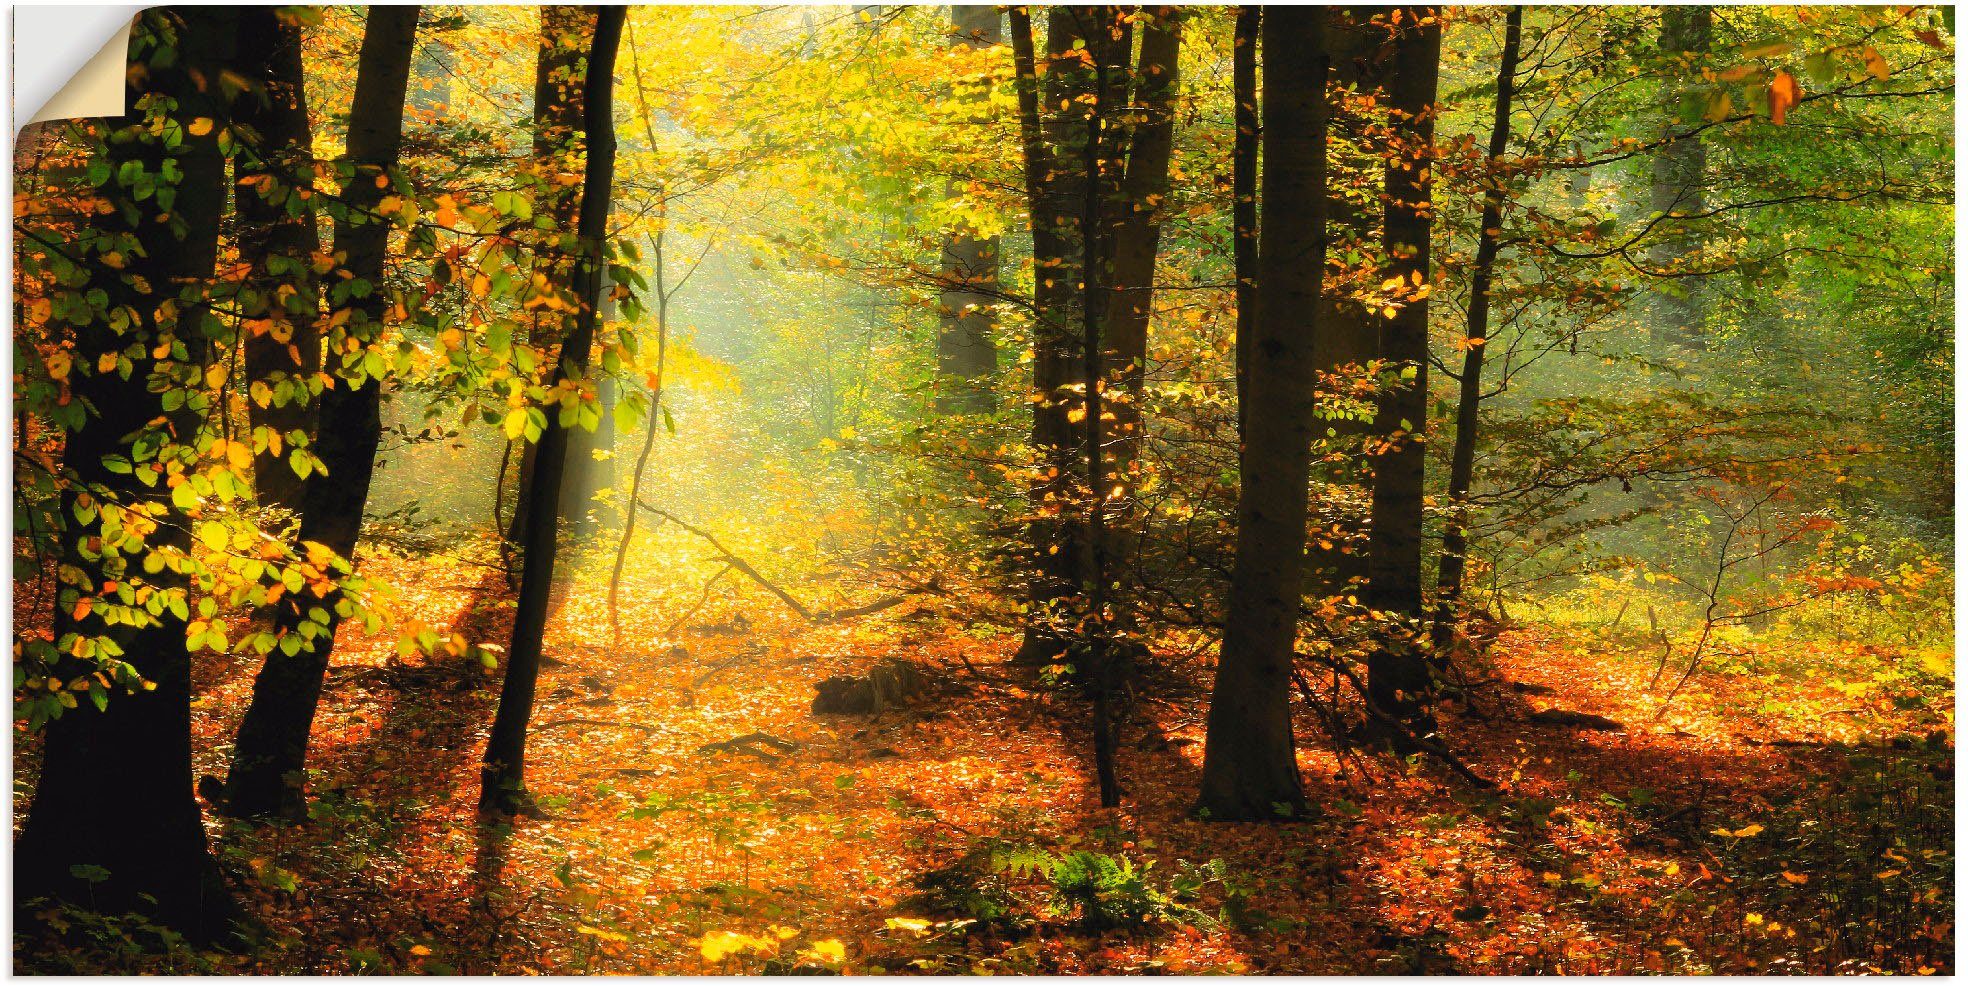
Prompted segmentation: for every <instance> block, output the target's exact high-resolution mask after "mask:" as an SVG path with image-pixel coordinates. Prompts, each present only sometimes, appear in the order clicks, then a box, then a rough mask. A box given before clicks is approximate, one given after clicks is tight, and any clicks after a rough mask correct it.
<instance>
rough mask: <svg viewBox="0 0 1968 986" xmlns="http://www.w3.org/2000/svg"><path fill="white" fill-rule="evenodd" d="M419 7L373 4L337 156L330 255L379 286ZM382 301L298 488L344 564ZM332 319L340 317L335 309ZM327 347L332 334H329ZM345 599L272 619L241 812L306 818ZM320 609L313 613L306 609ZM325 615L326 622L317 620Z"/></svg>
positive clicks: (374, 295)
mask: <svg viewBox="0 0 1968 986" xmlns="http://www.w3.org/2000/svg"><path fill="white" fill-rule="evenodd" d="M419 10H420V8H418V7H415V6H408V7H387V6H373V7H370V8H369V17H368V21H367V22H366V24H365V25H364V28H363V34H362V52H361V54H360V56H359V57H358V61H357V65H356V79H355V95H354V98H353V101H352V102H351V104H350V113H349V133H348V149H347V160H346V162H345V163H344V165H343V167H345V168H348V169H350V178H349V180H347V181H346V182H345V183H344V184H343V193H342V200H341V208H340V209H339V210H338V214H337V215H336V217H335V253H336V254H337V255H338V256H339V257H340V259H341V266H340V270H341V272H342V273H344V274H346V275H347V276H348V277H349V278H351V279H354V278H360V279H363V280H367V281H368V282H369V283H371V284H381V283H382V278H383V258H384V255H385V253H386V251H387V249H388V246H389V226H388V225H387V224H385V223H382V222H377V221H374V220H373V219H371V218H369V217H370V216H371V214H372V213H373V212H374V210H375V207H376V205H377V204H378V203H379V202H381V201H382V199H383V197H384V196H385V195H386V194H388V191H387V189H385V188H379V187H377V183H376V179H377V178H379V177H382V176H386V175H391V174H393V173H394V171H395V169H396V162H397V154H398V151H399V149H400V148H401V146H402V142H403V101H404V93H405V90H406V88H407V86H408V84H409V79H410V55H411V52H412V49H413V48H414V45H415V41H416V31H417V15H418V12H419ZM388 303H389V301H388V296H387V295H386V294H385V293H384V292H382V291H371V292H370V293H369V294H368V296H366V297H362V298H356V297H349V298H348V299H347V300H346V301H345V302H344V305H345V306H346V310H347V311H348V312H349V316H350V317H349V318H348V320H347V322H346V328H345V329H344V330H342V331H345V332H346V333H347V335H346V338H348V339H353V340H357V341H359V342H361V343H363V344H365V346H362V347H358V348H357V349H356V350H355V351H354V352H348V351H347V350H345V349H343V348H342V347H340V346H336V347H335V349H336V351H338V352H343V353H344V355H343V356H342V360H343V365H342V366H341V367H337V368H336V369H337V370H338V371H339V372H338V373H337V374H336V377H337V379H336V380H335V381H334V386H333V387H330V388H329V389H327V390H324V391H322V394H321V401H320V409H321V420H322V421H323V422H326V423H328V424H329V425H330V426H329V427H324V428H322V429H321V434H320V437H319V439H318V441H317V442H316V445H315V453H316V455H317V456H318V457H319V458H320V459H321V463H322V465H323V466H324V467H326V471H325V472H323V473H319V474H316V475H314V476H311V477H309V479H308V482H307V486H306V489H305V490H304V492H303V494H302V505H301V531H300V538H301V540H302V541H303V542H306V541H314V542H318V543H320V544H322V545H323V546H325V547H327V548H328V549H329V550H330V551H332V552H334V554H335V556H336V557H337V558H340V559H344V560H345V561H346V563H347V564H348V565H349V566H350V568H351V569H353V567H354V565H355V553H356V545H357V542H358V540H359V539H360V537H361V534H362V512H363V507H364V505H365V504H366V503H367V502H368V499H369V484H370V480H371V479H372V478H373V476H374V473H375V468H376V449H377V447H378V446H379V445H380V444H381V441H382V434H383V424H382V383H381V381H379V380H377V379H376V378H374V377H370V376H364V375H362V371H361V370H360V369H359V367H360V366H361V359H362V354H363V352H364V351H365V350H366V344H370V343H373V342H374V341H375V340H376V338H377V336H378V335H379V334H380V333H381V332H382V328H383V319H384V314H385V311H386V309H387V306H388ZM338 314H339V313H338ZM330 341H331V343H332V342H335V341H337V340H334V339H331V340H330ZM347 605H348V604H347V602H346V601H345V600H343V599H341V598H340V596H339V594H336V593H331V594H330V595H329V597H328V598H324V599H321V600H319V601H316V602H313V603H311V604H310V603H304V602H303V601H302V600H300V599H297V598H294V597H288V599H287V604H286V605H283V606H281V608H280V610H279V613H278V615H277V617H276V620H277V623H276V633H277V634H278V635H279V637H280V646H279V647H278V648H277V649H275V650H274V651H273V652H272V653H270V654H268V655H267V661H266V664H265V666H264V667H262V668H261V669H260V674H259V677H258V678H257V679H255V681H254V682H253V699H252V702H251V704H250V705H248V706H247V708H246V717H245V719H243V720H242V721H241V722H240V725H239V737H238V740H237V742H236V743H235V744H234V746H233V754H232V769H231V771H230V773H228V774H227V776H226V787H225V810H226V813H227V814H230V815H234V816H237V817H242V818H260V817H268V816H275V815H284V816H287V817H301V816H303V815H304V814H305V804H306V802H305V799H306V793H305V791H304V789H303V784H302V781H303V779H304V778H305V776H306V767H307V748H308V733H309V730H310V729H311V727H312V726H313V723H314V711H315V707H316V706H318V705H319V704H320V701H321V685H322V679H323V677H324V676H326V674H327V672H328V659H329V655H330V653H331V652H332V651H333V649H334V642H335V629H336V627H337V626H338V625H339V624H340V622H341V618H342V617H343V616H344V615H345V611H346V609H347ZM316 608H319V609H320V610H321V611H322V613H321V614H315V613H311V612H310V611H311V610H314V609H316ZM322 614H325V615H326V617H327V618H326V619H325V620H319V619H315V618H314V617H315V616H318V615H322Z"/></svg>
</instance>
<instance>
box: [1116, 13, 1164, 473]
mask: <svg viewBox="0 0 1968 986" xmlns="http://www.w3.org/2000/svg"><path fill="white" fill-rule="evenodd" d="M1180 16H1181V13H1180V10H1179V9H1178V8H1175V7H1156V8H1153V19H1152V20H1150V21H1148V22H1147V24H1146V26H1145V27H1144V28H1143V29H1142V33H1141V55H1140V60H1139V62H1138V63H1137V66H1136V68H1135V72H1134V77H1135V86H1134V92H1135V94H1134V99H1133V100H1132V101H1131V105H1130V106H1129V107H1128V109H1129V113H1130V115H1132V116H1134V117H1135V118H1136V120H1137V122H1136V123H1135V124H1134V126H1133V128H1132V129H1131V132H1130V133H1128V134H1127V136H1126V139H1127V147H1126V148H1125V150H1126V154H1127V165H1126V171H1125V173H1124V175H1123V176H1122V178H1121V189H1120V197H1119V201H1118V202H1117V203H1116V204H1115V206H1114V208H1113V212H1114V213H1115V216H1114V221H1113V223H1112V224H1111V226H1112V230H1113V233H1112V235H1113V238H1114V239H1113V246H1112V262H1111V264H1110V265H1109V268H1108V271H1107V273H1106V277H1105V278H1104V280H1105V281H1106V282H1107V283H1106V287H1107V290H1108V292H1109V293H1110V294H1111V296H1112V299H1111V302H1110V303H1109V304H1108V307H1107V311H1106V326H1105V328H1104V330H1103V333H1102V334H1103V335H1104V336H1105V337H1106V346H1107V350H1108V357H1107V358H1108V365H1109V367H1110V368H1111V369H1110V370H1109V373H1110V374H1111V375H1112V376H1113V377H1114V378H1116V380H1115V382H1118V384H1119V386H1118V387H1115V388H1113V389H1112V390H1111V391H1110V393H1109V397H1110V399H1111V408H1110V410H1111V413H1112V416H1113V422H1112V424H1111V425H1109V426H1108V427H1110V428H1111V429H1112V431H1113V435H1114V437H1113V440H1112V442H1111V443H1110V445H1109V447H1110V448H1111V449H1112V450H1113V453H1112V454H1113V458H1114V465H1113V469H1112V474H1113V478H1114V482H1115V484H1117V485H1120V486H1122V487H1123V488H1125V489H1129V490H1132V489H1133V488H1134V485H1135V481H1136V479H1137V477H1136V475H1135V471H1136V465H1137V463H1138V461H1139V460H1140V457H1141V451H1140V449H1141V440H1142V428H1143V422H1142V411H1141V398H1142V393H1141V391H1142V387H1143V385H1144V384H1145V383H1146V382H1147V366H1148V321H1149V317H1150V315H1151V314H1152V313H1153V311H1154V301H1155V259H1156V257H1157V256H1158V255H1159V253H1160V245H1161V232H1162V217H1163V215H1164V208H1165V207H1166V206H1167V204H1168V194H1169V160H1170V158H1171V157H1173V155H1174V151H1175V98H1176V95H1177V93H1178V92H1179V90H1180V77H1179V75H1178V71H1179V68H1180V65H1179V60H1180V55H1181V49H1182V22H1181V20H1180ZM1116 153H1118V149H1117V152H1116Z"/></svg>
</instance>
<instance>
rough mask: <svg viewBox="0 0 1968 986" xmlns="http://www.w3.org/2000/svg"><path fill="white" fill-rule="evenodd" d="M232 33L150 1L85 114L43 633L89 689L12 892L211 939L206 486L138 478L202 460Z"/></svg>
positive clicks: (50, 731) (47, 742)
mask: <svg viewBox="0 0 1968 986" xmlns="http://www.w3.org/2000/svg"><path fill="white" fill-rule="evenodd" d="M238 34H239V11H238V10H237V9H236V8H228V7H181V8H168V7H167V8H156V9H152V10H148V11H145V12H143V13H142V14H140V15H138V17H137V19H136V22H135V25H134V27H133V28H132V30H131V32H130V60H131V64H133V65H135V66H138V67H139V69H140V71H136V72H132V73H130V74H129V76H128V79H129V82H128V88H127V90H126V93H125V106H126V107H127V109H126V111H125V113H124V115H123V116H121V117H114V118H110V119H106V120H102V121H99V122H97V123H95V124H94V125H93V127H94V140H93V145H94V153H95V155H96V158H97V166H95V167H92V172H93V173H92V175H91V179H92V181H93V183H94V184H95V185H96V186H97V191H96V193H95V194H96V196H97V197H98V198H99V200H100V201H101V202H103V203H104V204H105V205H107V206H108V208H107V209H105V210H102V211H100V213H99V215H98V216H97V217H96V219H95V221H94V222H93V223H92V225H91V226H90V227H89V228H88V229H87V231H86V234H85V235H84V236H83V237H81V238H80V240H79V242H77V243H74V244H70V245H62V246H60V250H61V252H62V255H63V256H65V257H67V258H69V259H70V262H72V263H73V264H74V265H75V266H76V268H77V269H78V270H79V272H80V273H81V276H83V277H85V278H86V279H87V288H86V290H85V291H83V292H80V293H79V297H82V298H86V297H91V296H93V297H95V298H96V299H97V300H98V302H99V303H100V304H95V305H92V304H89V303H84V304H82V305H80V306H77V307H71V308H65V309H64V310H67V311H71V312H76V313H77V314H76V315H74V316H72V317H71V318H69V320H68V323H67V324H66V325H64V326H63V328H64V329H65V330H66V331H67V332H68V333H69V334H70V339H71V340H72V342H73V349H72V352H73V354H74V355H73V356H72V357H71V360H72V362H70V363H68V364H65V365H63V366H62V367H60V369H61V370H62V371H63V372H62V373H61V374H60V376H61V377H63V378H65V379H66V381H67V383H68V385H69V387H70V388H71V392H72V394H73V397H74V399H75V400H77V401H79V405H80V407H81V409H82V411H83V420H82V421H80V422H79V423H76V424H75V426H74V427H72V428H71V430H70V432H69V436H68V440H67V443H66V446H65V447H64V449H63V451H62V456H61V469H62V471H63V472H64V473H65V474H67V475H69V476H70V477H72V483H71V484H70V485H68V486H67V487H66V488H65V491H64V493H63V495H62V515H63V519H64V522H65V523H66V524H67V525H68V526H67V527H66V529H65V530H64V531H63V533H62V537H61V566H62V571H63V573H64V574H63V576H62V587H61V590H60V592H59V594H58V596H57V600H56V605H55V618H54V632H53V636H54V641H55V643H56V644H57V645H58V647H59V648H60V650H61V652H62V655H63V656H62V657H61V658H60V659H59V660H58V661H57V662H56V663H55V665H54V667H53V668H52V669H51V670H52V671H53V672H54V673H53V675H52V677H54V678H56V679H57V680H60V681H64V682H69V683H70V684H69V685H68V686H67V687H64V688H63V690H64V691H68V692H70V693H71V694H82V695H85V696H88V698H89V700H88V701H86V702H84V703H75V702H73V700H72V699H71V701H70V702H69V703H67V704H70V705H73V706H74V707H72V708H69V709H68V710H67V711H66V712H63V713H61V714H60V715H58V716H56V717H55V718H54V719H53V720H52V721H50V722H48V723H47V725H46V731H45V737H44V740H43V747H42V751H43V754H42V762H41V769H40V774H39V778H38V780H37V783H36V784H35V787H34V796H33V801H32V802H31V804H30V805H29V807H28V808H27V821H26V825H25V827H24V828H23V829H22V832H21V835H20V838H19V839H18V840H17V841H16V842H15V844H14V897H15V900H16V901H27V900H29V899H33V898H40V897H51V898H56V899H60V900H64V901H67V902H69V903H72V904H76V905H78V906H82V907H87V908H93V909H97V910H102V911H107V912H109V913H113V914H121V913H125V912H138V913H141V914H145V915H147V916H149V917H150V918H152V919H154V920H156V921H157V922H159V923H161V924H163V925H165V926H167V927H170V928H173V929H176V930H178V931H180V932H182V933H184V934H186V935H188V936H190V937H192V938H194V939H198V940H203V941H210V940H214V939H217V938H219V937H221V936H223V935H224V934H226V933H227V931H228V930H229V929H228V925H229V923H230V921H231V919H232V917H233V915H234V914H235V913H236V905H235V903H234V901H233V898H232V894H231V892H230V891H229V890H228V889H227V887H226V885H225V883H224V881H223V880H222V879H221V877H220V874H219V870H218V867H217V865H216V863H215V862H214V860H213V858H212V855H211V852H210V849H209V847H208V846H207V844H206V839H205V828H204V824H203V819H202V816H201V812H200V810H199V806H198V802H197V801H196V800H195V799H194V797H193V792H192V762H191V753H192V751H191V652H190V645H191V642H192V636H191V635H190V634H189V633H188V632H187V626H188V622H189V612H188V609H187V607H186V599H187V595H188V593H189V590H190V584H191V580H192V571H193V563H192V561H191V557H190V556H191V551H192V529H193V526H194V525H193V521H192V519H191V517H190V513H191V511H192V510H194V509H196V508H197V507H198V503H197V501H196V500H195V499H187V498H185V497H182V496H179V495H175V494H174V492H173V491H174V489H175V487H171V486H167V485H165V484H163V483H157V482H154V481H153V482H151V483H144V482H140V481H138V478H137V473H138V471H142V472H144V473H145V474H146V475H152V473H151V470H153V469H155V471H156V473H159V474H161V473H163V472H164V471H165V469H166V467H167V466H168V467H172V468H175V469H179V470H182V469H183V467H184V466H185V465H186V463H188V462H191V461H193V460H195V458H196V456H197V451H196V449H195V443H193V442H192V440H191V436H194V435H196V434H197V433H198V432H199V423H200V418H201V417H202V414H203V411H204V409H205V406H206V405H205V403H204V402H203V401H202V400H201V401H190V400H187V399H186V398H187V395H186V390H185V388H186V386H187V384H189V385H190V386H192V387H202V386H203V381H204V379H205V378H206V375H207V373H208V371H209V369H210V367H211V359H212V355H213V353H214V352H215V351H217V349H218V348H219V347H220V346H221V345H223V344H224V343H225V342H226V341H227V339H226V335H227V332H228V330H227V328H226V327H225V325H224V324H223V323H222V322H221V321H220V319H218V318H217V317H216V316H215V315H214V314H213V312H212V306H213V304H214V300H215V295H216V294H218V293H220V292H218V291H217V290H215V287H216V282H215V279H214V272H215V265H216V263H217V258H218V246H219V240H218V232H219V220H220V217H221V215H222V213H223V211H224V208H225V201H226V188H225V170H226V169H225V157H224V155H223V153H222V152H221V150H220V148H219V136H218V135H219V131H220V130H221V129H222V128H223V127H224V126H225V125H226V124H227V123H228V122H229V117H230V115H231V109H232V107H231V99H230V94H229V93H228V92H227V91H225V90H224V89H222V88H221V87H220V86H219V85H217V81H218V80H219V78H220V76H221V74H222V73H225V72H232V73H235V74H243V73H240V69H241V67H242V66H241V64H240V61H239V59H240V55H241V53H240V51H239V49H238V42H239V37H238ZM146 199H154V200H155V201H154V202H152V203H150V204H144V200H146ZM158 203H168V208H166V209H160V208H157V207H156V206H157V204H158ZM48 247H49V249H51V250H52V249H57V245H55V244H49V245H48ZM92 307H93V308H94V309H95V310H91V308H92ZM131 381H141V382H142V383H143V384H144V385H143V386H135V387H133V386H131ZM153 479H154V477H153ZM186 492H187V493H190V492H191V491H190V490H187V491H186ZM138 592H141V593H142V601H141V602H140V601H139V599H138V596H137V593H138ZM118 659H120V660H118ZM112 677H113V678H114V683H115V684H116V685H117V686H118V687H116V688H114V689H112V688H110V687H109V686H110V685H111V679H112ZM92 679H95V680H96V681H97V682H98V683H99V684H100V685H101V686H102V687H101V688H100V689H98V688H95V687H92V686H91V685H90V684H89V682H90V681H91V680H92Z"/></svg>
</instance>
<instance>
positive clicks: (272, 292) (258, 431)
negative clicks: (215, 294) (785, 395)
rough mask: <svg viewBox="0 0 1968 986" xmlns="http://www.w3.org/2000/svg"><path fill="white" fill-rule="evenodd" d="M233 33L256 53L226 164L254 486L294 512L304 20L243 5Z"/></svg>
mask: <svg viewBox="0 0 1968 986" xmlns="http://www.w3.org/2000/svg"><path fill="white" fill-rule="evenodd" d="M240 41H241V44H240V50H241V51H242V52H244V53H245V55H246V56H247V57H248V58H253V59H254V61H253V62H252V63H251V73H250V75H249V76H248V78H249V79H250V80H251V82H252V84H253V91H252V92H251V93H249V94H248V95H246V96H245V97H242V99H241V105H240V107H239V112H238V113H237V114H236V116H235V124H236V126H237V128H238V129H237V131H236V138H237V139H238V140H239V141H240V144H241V149H240V152H239V153H238V154H237V155H236V156H235V158H234V165H233V170H234V174H235V177H236V179H237V185H236V187H235V191H234V193H233V195H234V200H233V201H234V212H235V214H236V216H237V218H238V227H239V233H238V236H239V256H240V259H241V260H242V261H244V262H246V263H247V264H249V265H251V275H250V277H251V279H250V281H249V282H248V284H247V285H246V288H245V290H242V291H241V292H240V294H239V302H240V317H242V318H244V319H246V320H247V329H246V332H245V336H246V338H245V344H244V345H245V361H244V362H245V368H246V376H247V379H248V380H250V381H253V384H254V385H255V386H254V390H255V393H254V394H253V395H252V396H253V398H254V399H253V400H251V401H250V402H249V403H248V405H247V415H248V421H249V423H250V424H251V425H252V428H253V431H254V432H255V436H254V441H253V448H254V455H253V490H254V493H255V495H256V497H257V498H258V500H259V504H260V506H262V507H274V508H279V509H282V510H285V511H288V512H290V513H298V511H299V510H300V508H301V492H302V487H303V485H304V484H305V483H306V480H305V479H304V478H302V476H301V473H300V471H299V470H297V469H296V468H295V467H294V465H293V463H292V462H290V461H289V453H288V451H287V450H288V449H290V448H303V447H306V446H307V445H308V444H309V442H310V441H311V440H312V438H313V435H314V409H315V407H314V406H315V397H314V394H313V390H314V386H315V384H314V379H313V378H314V377H315V375H316V374H318V373H319V372H320V371H321V328H320V325H319V323H318V320H319V317H320V314H321V291H320V287H319V285H318V283H317V281H316V278H315V274H314V255H315V253H317V252H319V251H320V249H321V232H320V229H319V227H318V225H317V223H316V207H317V202H318V200H317V197H316V196H317V193H316V190H315V174H314V168H315V162H314V131H313V128H312V126H311V124H310V123H309V120H308V105H307V86H306V84H305V81H304V80H303V78H302V73H301V26H300V24H299V23H298V22H297V21H296V19H295V18H294V17H293V16H290V15H288V14H285V13H283V12H282V11H281V10H279V9H278V8H275V7H265V6H254V7H243V8H241V10H240ZM259 388H264V391H261V390H260V389H259Z"/></svg>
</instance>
